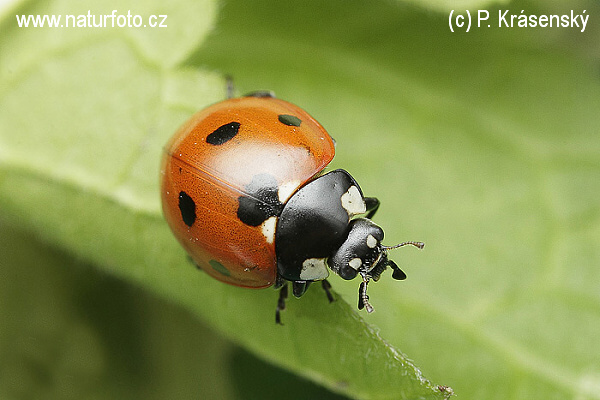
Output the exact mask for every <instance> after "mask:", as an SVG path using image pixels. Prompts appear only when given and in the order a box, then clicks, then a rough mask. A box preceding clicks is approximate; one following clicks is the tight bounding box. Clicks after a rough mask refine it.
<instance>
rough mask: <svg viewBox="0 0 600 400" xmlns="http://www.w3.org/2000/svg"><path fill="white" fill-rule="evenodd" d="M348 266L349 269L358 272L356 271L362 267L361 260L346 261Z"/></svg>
mask: <svg viewBox="0 0 600 400" xmlns="http://www.w3.org/2000/svg"><path fill="white" fill-rule="evenodd" d="M348 265H349V266H350V268H352V269H355V270H357V271H358V269H359V268H360V267H361V265H362V260H361V259H360V258H358V257H356V258H353V259H352V260H350V261H348Z"/></svg>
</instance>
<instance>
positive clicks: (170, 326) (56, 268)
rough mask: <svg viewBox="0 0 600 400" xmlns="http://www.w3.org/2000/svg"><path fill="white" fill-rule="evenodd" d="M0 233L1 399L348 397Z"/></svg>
mask: <svg viewBox="0 0 600 400" xmlns="http://www.w3.org/2000/svg"><path fill="white" fill-rule="evenodd" d="M3 222H4V221H3ZM0 237H2V238H3V239H4V240H0V278H1V279H0V321H2V329H1V330H0V359H1V360H2V365H1V366H0V382H2V385H0V398H3V399H11V398H44V399H49V400H50V399H57V400H65V399H81V398H85V399H102V398H105V399H135V398H143V399H166V398H168V399H178V398H186V399H189V398H196V397H198V395H199V393H202V396H203V398H208V399H248V398H264V399H269V398H278V397H273V396H269V395H265V393H273V394H277V393H282V392H284V391H290V393H288V394H286V398H290V399H298V400H301V399H305V398H307V397H309V398H319V399H332V400H333V399H342V398H345V397H341V396H337V395H334V394H332V393H329V392H327V391H325V390H324V389H323V388H321V387H318V386H316V385H314V384H312V383H311V382H309V381H306V380H303V379H299V378H297V377H296V376H294V375H292V374H289V373H287V372H284V371H282V370H280V369H277V368H275V367H273V366H271V365H269V364H267V363H265V362H263V361H261V360H258V359H256V358H254V357H253V356H252V355H251V354H249V353H248V352H246V351H244V350H243V349H241V348H239V347H238V346H235V345H232V344H231V342H229V341H227V340H226V339H225V338H223V337H222V335H220V334H219V333H217V332H214V331H213V330H211V329H209V328H208V327H207V326H205V325H203V324H202V323H200V322H199V321H198V319H196V318H194V317H193V315H192V314H191V313H189V312H188V311H187V310H184V309H182V308H181V307H179V306H176V305H174V304H170V303H168V302H166V301H164V300H160V299H157V298H156V297H153V296H152V295H151V294H150V293H149V292H148V291H144V290H140V288H139V287H135V286H133V285H130V284H127V283H126V282H124V281H122V280H117V279H115V278H112V277H110V276H107V275H106V274H103V273H101V272H100V271H98V270H97V269H96V268H93V267H92V266H89V265H86V264H83V263H82V262H80V261H75V260H73V259H72V258H70V257H68V256H67V255H66V254H64V253H62V252H60V251H57V250H56V249H51V248H49V247H48V246H45V245H43V244H41V243H39V242H38V241H37V240H36V239H35V237H33V236H31V235H27V234H25V233H23V232H21V231H19V230H17V229H14V227H12V226H10V225H8V226H7V225H6V224H2V225H0ZM264 376H269V377H270V378H271V379H270V380H269V381H268V382H266V381H265V380H264V379H262V377H264Z"/></svg>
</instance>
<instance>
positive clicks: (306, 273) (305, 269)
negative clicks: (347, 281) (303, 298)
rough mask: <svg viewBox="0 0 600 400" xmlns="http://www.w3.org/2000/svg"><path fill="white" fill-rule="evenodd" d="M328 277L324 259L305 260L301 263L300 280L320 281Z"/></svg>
mask: <svg viewBox="0 0 600 400" xmlns="http://www.w3.org/2000/svg"><path fill="white" fill-rule="evenodd" d="M328 276H329V270H328V269H327V263H326V262H325V259H324V258H307V259H306V260H304V262H303V263H302V271H300V279H302V280H304V281H322V280H323V279H325V278H327V277H328Z"/></svg>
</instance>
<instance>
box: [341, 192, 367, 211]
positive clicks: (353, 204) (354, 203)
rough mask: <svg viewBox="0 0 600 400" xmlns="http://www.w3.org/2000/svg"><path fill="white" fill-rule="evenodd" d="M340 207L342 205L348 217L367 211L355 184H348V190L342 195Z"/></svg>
mask: <svg viewBox="0 0 600 400" xmlns="http://www.w3.org/2000/svg"><path fill="white" fill-rule="evenodd" d="M342 207H344V209H345V210H346V212H347V213H348V216H349V217H352V216H354V215H357V214H363V213H365V212H366V211H367V205H366V204H365V201H364V200H363V197H362V196H361V194H360V190H358V188H357V187H356V186H350V188H349V189H348V191H347V192H346V193H344V194H343V195H342Z"/></svg>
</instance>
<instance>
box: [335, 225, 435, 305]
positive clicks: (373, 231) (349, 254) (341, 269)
mask: <svg viewBox="0 0 600 400" xmlns="http://www.w3.org/2000/svg"><path fill="white" fill-rule="evenodd" d="M349 229H350V230H349V232H348V237H347V238H346V241H344V243H342V245H341V246H340V247H339V248H338V249H337V250H336V251H335V252H334V254H333V256H331V257H330V258H329V267H330V268H331V269H332V270H333V271H334V272H335V273H336V274H338V275H339V276H341V277H342V278H344V279H348V280H350V279H354V278H355V277H356V276H357V275H359V274H360V276H361V277H362V282H361V284H360V288H359V298H358V308H359V309H362V308H365V309H366V310H367V312H372V311H373V307H372V306H371V305H370V304H369V296H367V285H368V283H369V281H370V280H371V279H372V280H374V281H378V280H379V277H380V276H381V274H382V273H383V271H385V270H386V269H387V267H390V268H392V278H394V279H397V280H403V279H406V274H405V273H404V272H403V271H402V270H401V269H400V268H399V267H398V266H397V265H396V263H395V262H393V261H392V260H389V259H388V254H387V252H388V250H391V249H395V248H398V247H402V246H406V245H412V246H415V247H418V248H419V249H422V248H423V246H424V244H423V243H421V242H404V243H400V244H397V245H395V246H384V245H383V244H381V241H382V240H383V229H381V228H380V227H379V226H378V225H376V224H375V223H374V222H373V221H371V220H369V219H367V218H357V219H354V220H352V221H350V226H349Z"/></svg>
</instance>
